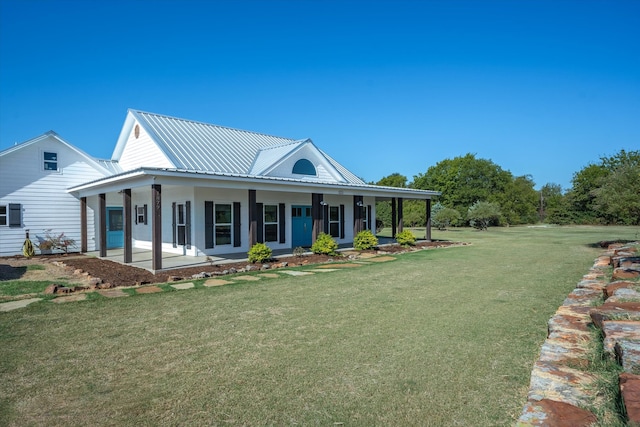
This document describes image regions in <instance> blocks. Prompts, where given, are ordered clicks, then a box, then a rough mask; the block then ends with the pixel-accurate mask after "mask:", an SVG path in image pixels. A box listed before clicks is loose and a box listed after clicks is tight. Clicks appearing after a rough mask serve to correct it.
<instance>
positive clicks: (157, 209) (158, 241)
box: [151, 184, 162, 271]
mask: <svg viewBox="0 0 640 427" xmlns="http://www.w3.org/2000/svg"><path fill="white" fill-rule="evenodd" d="M151 215H152V219H151V268H152V269H153V270H154V271H156V270H162V186H161V185H160V184H152V185H151Z"/></svg>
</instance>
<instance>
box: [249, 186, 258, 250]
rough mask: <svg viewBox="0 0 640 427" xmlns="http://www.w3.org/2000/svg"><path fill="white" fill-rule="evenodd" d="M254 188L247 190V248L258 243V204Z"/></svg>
mask: <svg viewBox="0 0 640 427" xmlns="http://www.w3.org/2000/svg"><path fill="white" fill-rule="evenodd" d="M256 200H257V199H256V190H249V248H251V247H253V245H255V244H256V243H258V205H257V204H256Z"/></svg>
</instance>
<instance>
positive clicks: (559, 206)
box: [538, 183, 568, 224]
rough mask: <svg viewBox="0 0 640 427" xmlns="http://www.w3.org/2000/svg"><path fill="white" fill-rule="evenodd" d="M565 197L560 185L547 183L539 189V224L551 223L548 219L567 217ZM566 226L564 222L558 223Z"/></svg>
mask: <svg viewBox="0 0 640 427" xmlns="http://www.w3.org/2000/svg"><path fill="white" fill-rule="evenodd" d="M565 200H566V198H565V196H564V195H563V194H562V186H560V184H554V183H547V184H545V185H543V186H542V188H541V189H540V202H539V203H540V204H539V205H538V207H539V209H540V211H539V212H540V214H539V215H540V222H551V223H556V224H557V223H558V222H555V221H550V218H556V219H559V218H560V216H568V209H567V204H566V203H565ZM560 224H566V222H564V221H563V222H560Z"/></svg>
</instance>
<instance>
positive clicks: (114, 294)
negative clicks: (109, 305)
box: [98, 289, 129, 298]
mask: <svg viewBox="0 0 640 427" xmlns="http://www.w3.org/2000/svg"><path fill="white" fill-rule="evenodd" d="M98 293H99V294H100V295H102V296H103V297H106V298H120V297H128V296H129V294H128V293H126V292H124V291H123V290H122V289H102V290H99V291H98Z"/></svg>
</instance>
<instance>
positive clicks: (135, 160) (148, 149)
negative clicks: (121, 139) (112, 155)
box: [119, 123, 175, 171]
mask: <svg viewBox="0 0 640 427" xmlns="http://www.w3.org/2000/svg"><path fill="white" fill-rule="evenodd" d="M136 126H139V125H138V124H137V123H136V124H135V125H134V126H133V128H132V129H135V127H136ZM119 163H120V166H121V167H122V169H123V170H125V171H126V170H132V169H136V168H139V167H142V166H145V167H153V168H173V167H175V166H174V165H173V164H172V163H171V162H170V161H169V159H168V158H167V156H166V155H165V154H164V153H163V152H162V150H160V148H158V146H157V145H156V143H155V142H154V141H153V140H152V139H151V137H150V136H149V134H148V133H147V132H145V130H144V129H143V128H142V126H140V135H139V137H138V138H136V136H135V131H133V130H132V131H131V133H130V134H129V138H128V139H127V144H126V145H125V147H124V150H123V152H122V156H121V157H120V160H119Z"/></svg>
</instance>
